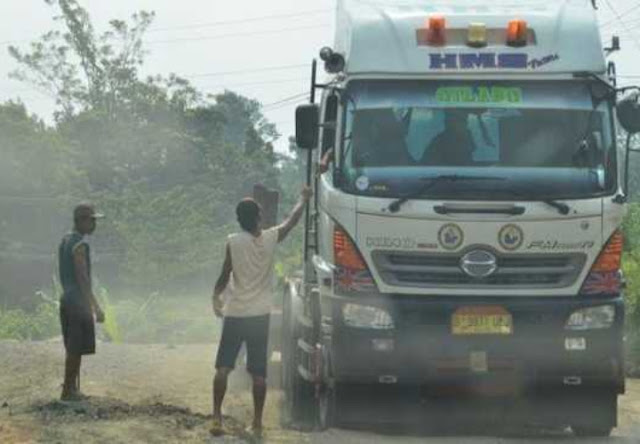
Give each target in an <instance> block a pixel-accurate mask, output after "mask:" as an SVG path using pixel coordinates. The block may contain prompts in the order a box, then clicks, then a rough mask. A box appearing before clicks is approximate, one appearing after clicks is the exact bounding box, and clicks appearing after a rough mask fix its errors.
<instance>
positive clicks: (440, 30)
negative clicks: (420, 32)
mask: <svg viewBox="0 0 640 444" xmlns="http://www.w3.org/2000/svg"><path fill="white" fill-rule="evenodd" d="M428 23H429V27H428V29H427V43H428V44H429V45H431V46H444V45H445V43H446V41H447V36H446V30H447V21H446V19H445V18H444V16H442V15H433V16H431V17H429V21H428Z"/></svg>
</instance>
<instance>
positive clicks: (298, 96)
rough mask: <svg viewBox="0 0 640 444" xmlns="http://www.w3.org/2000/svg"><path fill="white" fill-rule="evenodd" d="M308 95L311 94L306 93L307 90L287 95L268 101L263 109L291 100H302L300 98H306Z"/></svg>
mask: <svg viewBox="0 0 640 444" xmlns="http://www.w3.org/2000/svg"><path fill="white" fill-rule="evenodd" d="M308 96H309V93H306V92H304V93H301V94H296V95H294V96H291V97H286V98H284V99H281V100H278V101H276V102H272V103H267V104H265V105H262V109H265V108H270V107H272V106H275V105H280V104H283V103H287V102H291V101H295V100H300V99H303V98H306V97H308Z"/></svg>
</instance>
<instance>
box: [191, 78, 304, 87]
mask: <svg viewBox="0 0 640 444" xmlns="http://www.w3.org/2000/svg"><path fill="white" fill-rule="evenodd" d="M305 80H306V78H305V77H297V78H295V79H281V80H268V81H263V82H245V83H219V84H216V85H198V87H199V88H218V89H219V88H237V87H239V86H258V85H276V84H282V83H294V82H304V81H305Z"/></svg>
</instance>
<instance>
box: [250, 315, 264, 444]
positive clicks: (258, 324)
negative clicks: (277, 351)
mask: <svg viewBox="0 0 640 444" xmlns="http://www.w3.org/2000/svg"><path fill="white" fill-rule="evenodd" d="M268 342H269V316H268V315H266V316H256V317H255V318H251V319H250V320H248V323H247V370H248V371H249V373H251V376H252V378H253V429H254V432H256V433H257V434H258V435H260V434H261V433H262V412H263V410H264V402H265V399H266V397H267V382H266V379H267V349H268Z"/></svg>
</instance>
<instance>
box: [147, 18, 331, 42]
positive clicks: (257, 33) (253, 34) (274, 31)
mask: <svg viewBox="0 0 640 444" xmlns="http://www.w3.org/2000/svg"><path fill="white" fill-rule="evenodd" d="M329 27H331V24H330V23H322V24H317V25H308V26H295V27H291V28H280V29H271V30H267V31H253V32H247V31H244V32H236V33H230V34H219V35H214V36H204V37H186V38H180V39H169V40H151V41H147V42H145V43H147V44H148V45H159V44H165V43H181V42H195V41H201V40H220V39H226V38H230V37H252V38H259V37H261V36H263V35H265V34H280V33H284V32H289V31H302V30H306V29H319V28H329Z"/></svg>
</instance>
